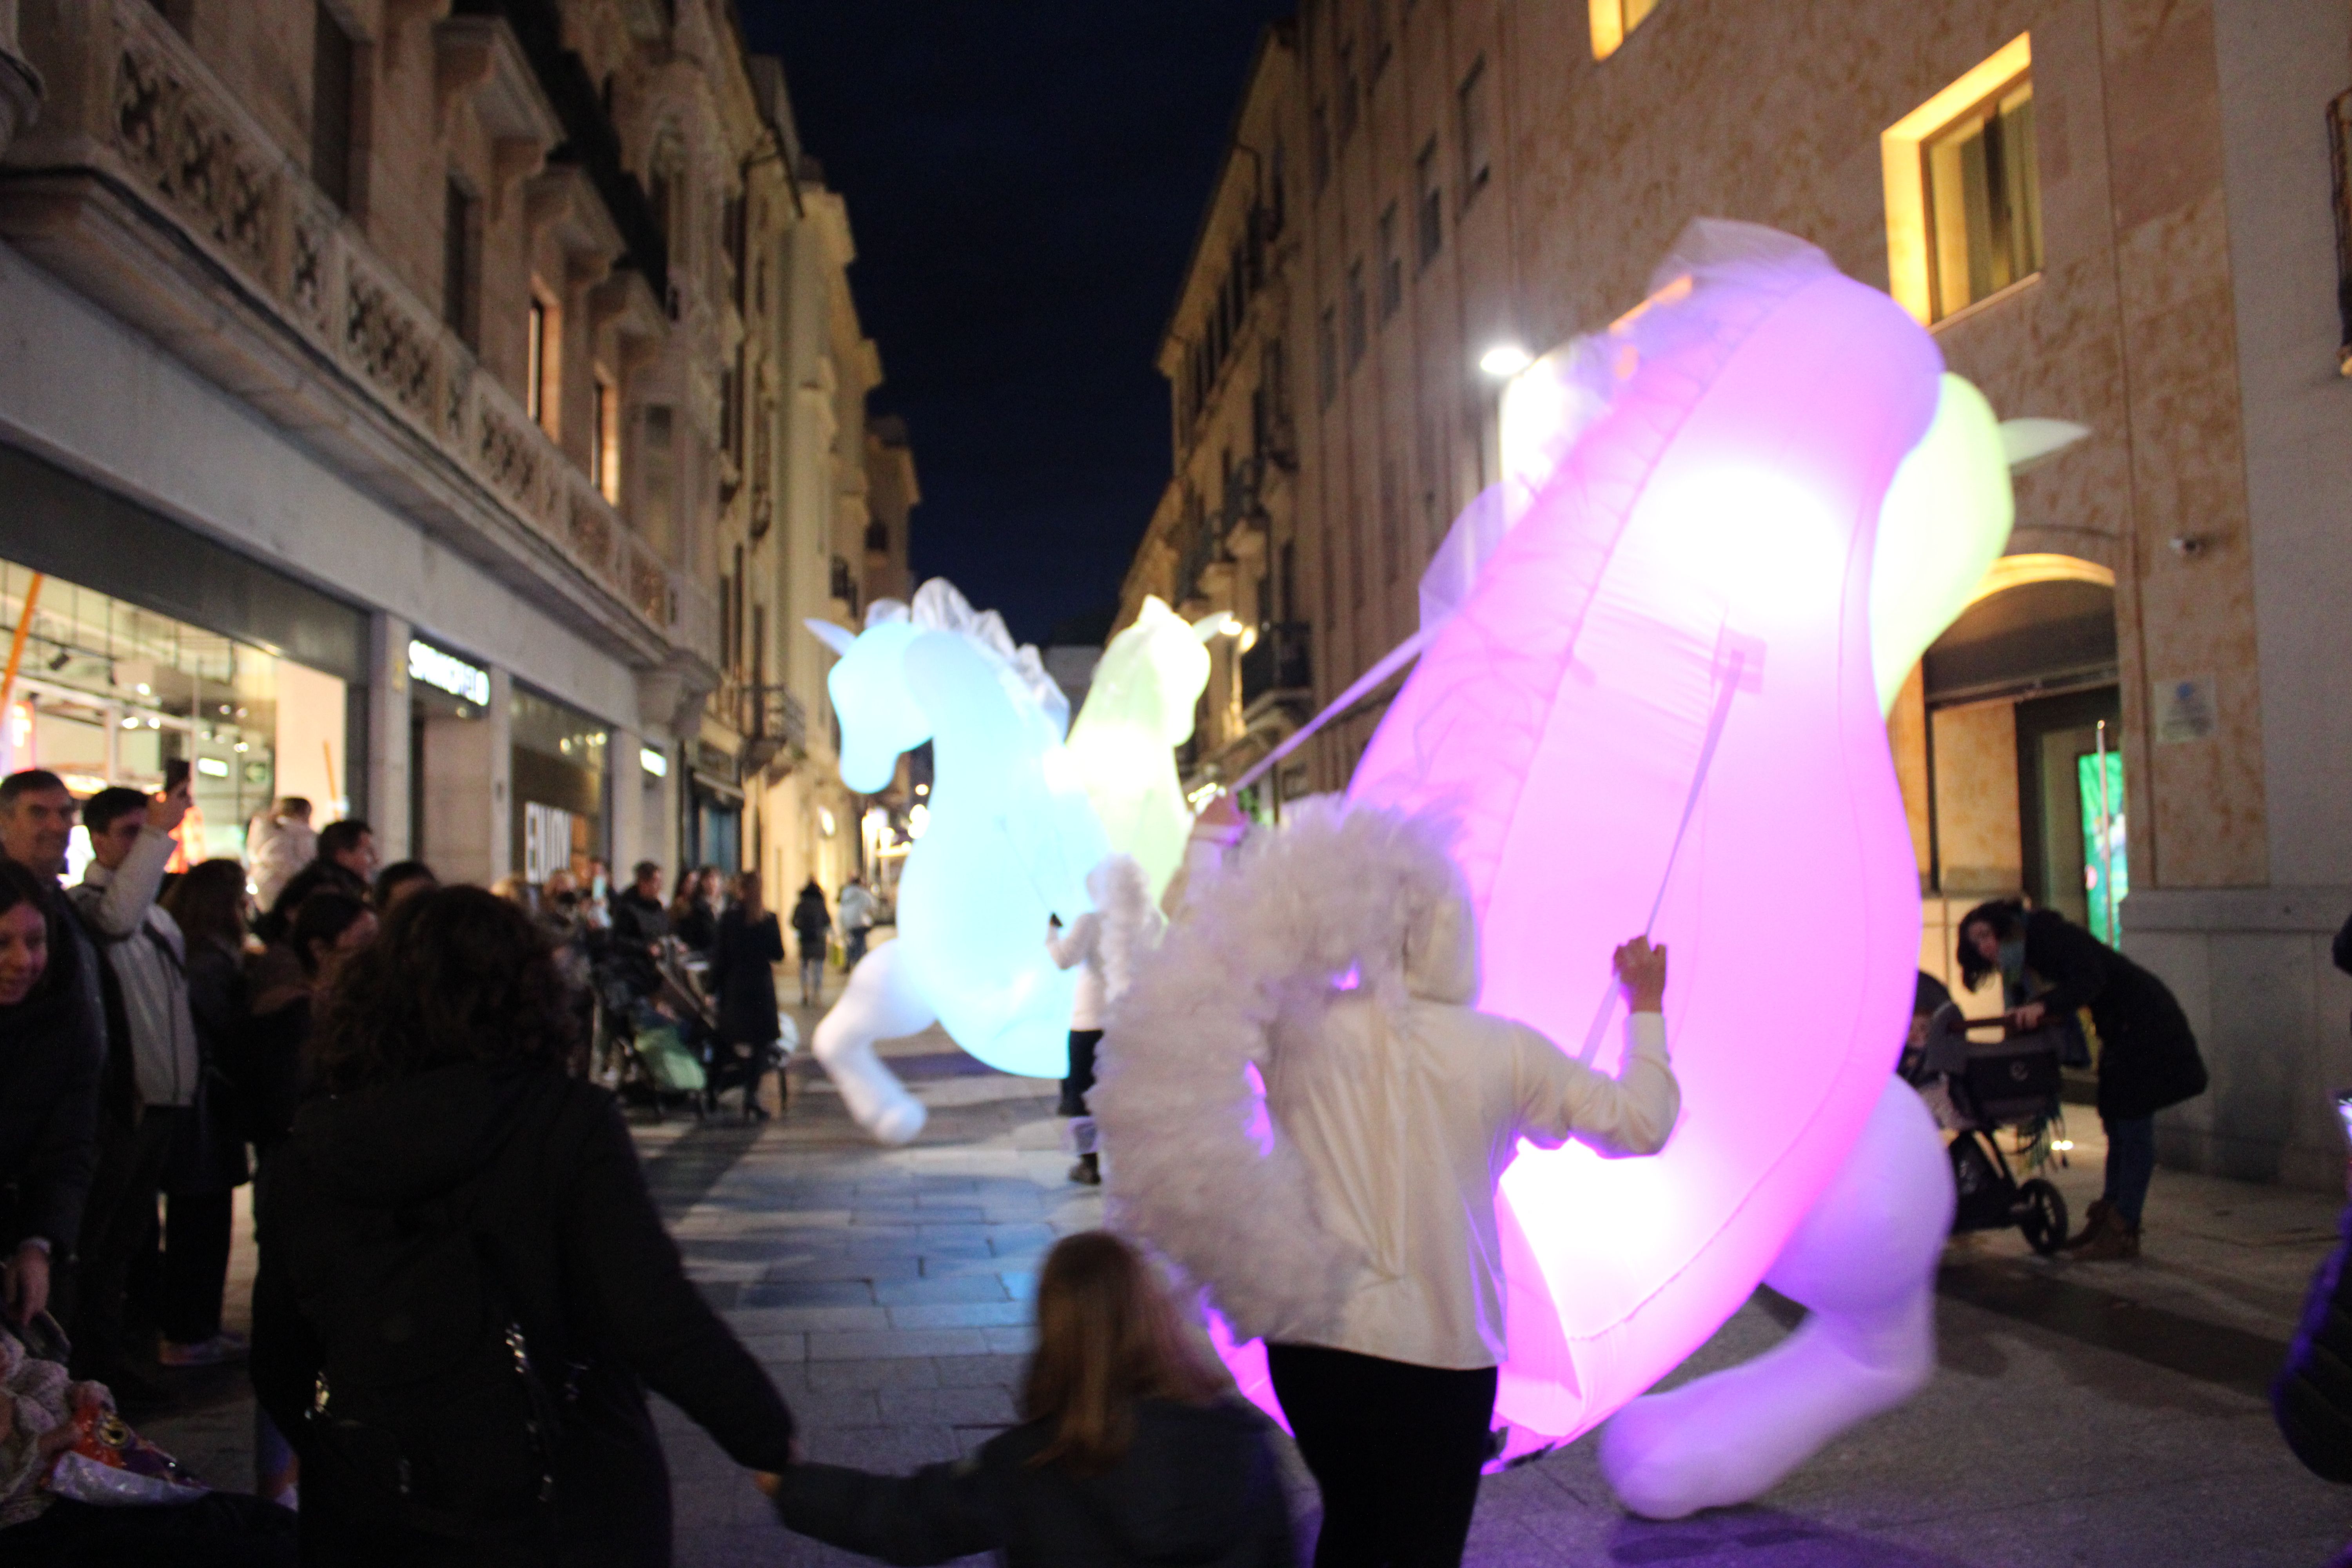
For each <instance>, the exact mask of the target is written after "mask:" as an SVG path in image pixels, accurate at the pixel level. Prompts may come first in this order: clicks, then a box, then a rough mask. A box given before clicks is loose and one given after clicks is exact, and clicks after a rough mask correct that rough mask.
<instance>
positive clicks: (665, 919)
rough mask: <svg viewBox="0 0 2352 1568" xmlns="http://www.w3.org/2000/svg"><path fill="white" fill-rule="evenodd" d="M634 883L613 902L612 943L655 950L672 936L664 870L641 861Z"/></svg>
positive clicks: (638, 864)
mask: <svg viewBox="0 0 2352 1568" xmlns="http://www.w3.org/2000/svg"><path fill="white" fill-rule="evenodd" d="M632 875H633V876H634V877H635V881H633V882H631V883H630V884H629V885H628V887H626V888H625V889H622V890H621V892H619V893H618V894H616V895H615V896H614V900H613V940H614V941H615V942H631V943H634V944H635V945H636V946H639V947H644V948H652V947H655V946H656V945H658V944H659V943H660V942H661V940H662V939H663V938H664V937H666V936H667V935H669V908H668V906H667V905H666V904H664V903H663V902H662V868H661V867H660V866H658V865H657V864H656V863H655V862H653V861H651V860H640V861H638V862H637V866H636V869H635V872H633V873H632Z"/></svg>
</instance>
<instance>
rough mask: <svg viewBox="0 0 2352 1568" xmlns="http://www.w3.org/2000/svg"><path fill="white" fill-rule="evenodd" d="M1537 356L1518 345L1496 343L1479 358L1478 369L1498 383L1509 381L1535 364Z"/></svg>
mask: <svg viewBox="0 0 2352 1568" xmlns="http://www.w3.org/2000/svg"><path fill="white" fill-rule="evenodd" d="M1533 363H1536V361H1535V356H1534V355H1533V354H1530V353H1528V351H1527V350H1526V349H1524V348H1521V347H1520V346H1519V345H1518V344H1517V343H1513V342H1502V343H1496V345H1495V346H1494V347H1493V348H1490V349H1488V350H1487V351H1486V353H1483V354H1480V355H1479V356H1478V368H1479V369H1480V370H1482V371H1484V372H1486V374H1488V375H1491V376H1493V377H1494V378H1495V379H1496V381H1508V380H1510V379H1511V377H1513V376H1515V375H1517V374H1519V372H1521V371H1523V370H1525V369H1527V368H1528V366H1529V365H1531V364H1533Z"/></svg>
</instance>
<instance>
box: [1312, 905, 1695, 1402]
mask: <svg viewBox="0 0 2352 1568" xmlns="http://www.w3.org/2000/svg"><path fill="white" fill-rule="evenodd" d="M1406 986H1407V989H1408V991H1409V992H1410V994H1411V997H1410V1000H1409V1001H1408V1002H1407V1004H1406V1005H1405V1006H1404V1008H1403V1009H1402V1012H1396V1011H1392V1010H1391V1009H1388V1008H1383V1007H1382V1006H1381V1005H1379V1004H1378V1003H1377V1002H1376V1001H1374V1000H1373V999H1372V997H1370V995H1369V994H1365V993H1361V992H1359V993H1357V994H1353V995H1350V996H1348V997H1344V998H1342V999H1341V1000H1340V1001H1339V1002H1338V1003H1337V1004H1336V1005H1333V1006H1331V1007H1330V1008H1329V1009H1328V1011H1327V1012H1325V1013H1324V1014H1323V1015H1322V1019H1321V1022H1320V1025H1319V1026H1318V1027H1317V1028H1315V1029H1314V1030H1313V1031H1312V1032H1311V1035H1310V1034H1309V1033H1308V1032H1307V1031H1304V1030H1301V1031H1297V1032H1294V1033H1290V1034H1286V1036H1285V1037H1284V1038H1283V1040H1282V1041H1281V1048H1280V1049H1278V1050H1276V1052H1275V1054H1274V1061H1275V1078H1274V1081H1273V1082H1272V1083H1271V1084H1269V1085H1268V1099H1269V1100H1270V1102H1271V1105H1270V1109H1271V1110H1273V1113H1274V1115H1275V1117H1276V1120H1277V1121H1279V1122H1280V1123H1281V1125H1282V1128H1283V1131H1285V1133H1286V1135H1287V1136H1288V1137H1289V1138H1290V1139H1291V1140H1292V1141H1293V1142H1295V1143H1296V1145H1297V1148H1298V1150H1299V1152H1300V1154H1301V1155H1302V1157H1303V1158H1304V1160H1305V1163H1306V1164H1307V1169H1308V1171H1309V1173H1310V1175H1311V1179H1312V1180H1313V1182H1314V1184H1315V1195H1316V1199H1317V1206H1318V1209H1319V1211H1320V1213H1321V1216H1322V1220H1323V1223H1324V1224H1325V1225H1326V1226H1328V1227H1329V1228H1330V1229H1331V1230H1332V1231H1333V1233H1334V1234H1336V1235H1338V1236H1339V1237H1343V1238H1345V1239H1346V1240H1347V1241H1349V1242H1350V1243H1352V1244H1353V1245H1354V1246H1355V1247H1357V1248H1358V1249H1360V1252H1361V1253H1362V1255H1363V1257H1364V1258H1365V1259H1366V1267H1365V1268H1364V1269H1363V1270H1362V1272H1361V1273H1360V1275H1359V1276H1358V1278H1357V1280H1356V1283H1355V1286H1354V1289H1353V1290H1352V1292H1351V1294H1350V1295H1349V1300H1348V1303H1347V1307H1346V1310H1345V1313H1344V1315H1343V1317H1342V1319H1341V1322H1340V1327H1339V1330H1338V1331H1337V1332H1336V1333H1332V1334H1329V1335H1327V1336H1325V1337H1324V1338H1323V1339H1322V1340H1321V1342H1322V1343H1325V1344H1328V1345H1330V1346H1332V1347H1334V1348H1337V1349H1339V1350H1348V1351H1355V1352H1360V1353H1361V1354H1364V1355H1373V1356H1381V1357H1383V1358H1385V1359H1387V1360H1390V1361H1401V1362H1411V1363H1414V1364H1416V1365H1420V1366H1432V1367H1444V1368H1451V1369H1456V1370H1465V1371H1466V1370H1475V1369H1478V1368H1482V1367H1489V1366H1495V1365H1497V1364H1499V1363H1500V1362H1501V1360H1502V1357H1503V1348H1504V1345H1503V1289H1502V1279H1503V1260H1502V1254H1501V1251H1500V1249H1499V1247H1498V1245H1497V1242H1496V1231H1495V1186H1496V1182H1497V1181H1499V1180H1500V1179H1501V1177H1502V1173H1503V1171H1504V1169H1505V1167H1507V1165H1509V1163H1511V1158H1512V1156H1513V1154H1514V1153H1515V1152H1517V1147H1518V1142H1519V1140H1520V1139H1522V1138H1525V1139H1527V1140H1528V1142H1533V1143H1535V1144H1538V1145H1539V1146H1541V1147H1544V1148H1555V1147H1557V1146H1558V1145H1559V1144H1560V1143H1562V1142H1566V1141H1567V1140H1568V1139H1569V1138H1570V1137H1575V1138H1578V1139H1580V1140H1581V1141H1583V1142H1589V1143H1591V1144H1594V1145H1596V1146H1598V1147H1600V1148H1601V1149H1602V1150H1604V1151H1605V1152H1612V1153H1623V1154H1652V1153H1655V1152H1657V1151H1658V1150H1659V1149H1660V1148H1662V1147H1664V1144H1665V1142H1666V1135H1667V1134H1668V1133H1669V1132H1671V1131H1673V1130H1674V1125H1675V1115H1676V1114H1677V1113H1678V1111H1679V1110H1681V1106H1682V1094H1681V1090H1680V1089H1678V1088H1677V1087H1676V1086H1675V1077H1674V1071H1673V1069H1672V1068H1671V1067H1670V1066H1669V1064H1668V1063H1667V1060H1666V1043H1665V1025H1664V1020H1663V1019H1662V1018H1660V1016H1658V1015H1657V1014H1655V1013H1640V1014H1636V1015H1634V1016H1633V1020H1632V1022H1631V1024H1630V1026H1629V1035H1630V1037H1629V1039H1628V1041H1627V1049H1626V1053H1625V1059H1624V1065H1623V1068H1622V1071H1621V1073H1620V1075H1619V1076H1618V1077H1617V1078H1614V1079H1612V1078H1610V1077H1608V1076H1607V1075H1605V1074H1602V1073H1599V1072H1596V1071H1594V1070H1592V1069H1591V1068H1587V1067H1584V1066H1582V1065H1581V1064H1580V1063H1579V1062H1577V1061H1576V1059H1575V1058H1572V1057H1570V1056H1569V1055H1567V1054H1565V1053H1563V1052H1562V1051H1561V1050H1560V1049H1559V1047H1557V1046H1555V1045H1553V1044H1552V1043H1551V1042H1550V1041H1549V1040H1548V1039H1546V1038H1545V1037H1543V1036H1541V1035H1539V1034H1538V1033H1537V1032H1536V1031H1535V1030H1533V1029H1531V1028H1528V1026H1525V1025H1523V1024H1515V1023H1512V1022H1510V1021H1509V1020H1507V1019H1504V1018H1498V1017H1494V1016H1490V1015H1487V1014H1484V1013H1480V1012H1477V1011H1476V1010H1475V1009H1474V1008H1472V1007H1470V1006H1469V1005H1467V1004H1468V1002H1469V1000H1470V998H1472V997H1473V996H1475V995H1476V994H1477V947H1476V937H1475V928H1474V925H1473V921H1472V920H1471V917H1470V914H1469V911H1468V910H1467V909H1465V908H1463V907H1461V906H1459V905H1454V906H1450V907H1447V908H1444V909H1443V910H1441V912H1440V913H1439V914H1438V915H1437V917H1436V918H1434V919H1433V921H1432V922H1431V925H1430V929H1428V930H1427V931H1422V932H1419V933H1416V937H1415V940H1414V941H1413V942H1412V945H1411V948H1410V949H1409V951H1408V952H1407V954H1406Z"/></svg>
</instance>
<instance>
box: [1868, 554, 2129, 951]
mask: <svg viewBox="0 0 2352 1568" xmlns="http://www.w3.org/2000/svg"><path fill="white" fill-rule="evenodd" d="M1918 682H1919V688H1918V689H1919V700H1920V701H1921V703H1922V706H1923V708H1924V713H1923V714H1922V718H1923V719H1924V721H1925V722H1924V723H1923V724H1922V725H1921V726H1920V727H1919V731H1918V743H1919V744H1920V745H1921V747H1922V749H1923V750H1924V752H1925V753H1926V755H1925V758H1924V763H1925V766H1924V768H1922V769H1913V770H1906V775H1907V778H1908V780H1910V781H1912V783H1911V787H1913V788H1915V789H1916V788H1919V787H1921V786H1922V785H1924V791H1925V794H1926V795H1927V799H1926V801H1925V803H1924V805H1925V806H1926V810H1925V813H1924V816H1925V818H1926V828H1927V832H1926V835H1925V838H1926V843H1925V846H1924V848H1925V855H1924V857H1923V858H1924V860H1925V864H1923V865H1922V866H1921V868H1920V870H1921V874H1922V885H1923V890H1925V891H1926V892H1927V894H1928V896H1929V904H1930V913H1929V920H1928V927H1929V931H1928V940H1929V941H1930V942H1933V943H1936V944H1937V946H1939V947H1940V948H1941V949H1943V950H1944V951H1943V952H1941V953H1940V954H1939V955H1938V957H1939V958H1940V962H1937V963H1931V964H1930V965H1929V967H1930V969H1931V970H1932V971H1933V972H1937V973H1945V972H1947V971H1948V969H1949V967H1950V954H1949V951H1948V950H1949V946H1950V942H1949V934H1950V933H1949V922H1950V921H1952V920H1955V919H1957V918H1958V916H1959V915H1961V914H1962V913H1964V912H1965V911H1966V910H1967V909H1968V908H1969V906H1970V905H1972V904H1974V903H1976V902H1978V901H1979V900H1983V899H1988V898H1997V897H2017V896H2020V895H2022V896H2023V897H2025V898H2027V899H2030V900H2032V902H2033V903H2034V904H2036V905H2037V906H2040V907H2042V908H2046V909H2053V910H2058V911H2059V912H2061V913H2063V915H2065V916H2066V918H2067V919H2069V920H2071V921H2075V922H2076V923H2078V924H2081V925H2083V926H2085V927H2087V928H2088V929H2090V930H2091V931H2094V932H2095V933H2096V934H2098V935H2099V936H2101V937H2102V938H2104V939H2105V940H2107V941H2110V942H2112V941H2114V940H2115V934H2114V933H2115V921H2113V920H2111V919H2110V914H2111V911H2112V912H2113V913H2115V914H2116V915H2120V910H2117V909H2116V908H2115V906H2116V905H2120V903H2121V901H2122V899H2123V897H2124V895H2125V893H2126V891H2127V890H2128V889H2129V857H2128V839H2129V835H2128V824H2127V822H2126V818H2125V812H2124V804H2123V757H2122V749H2121V739H2122V735H2121V731H2122V719H2123V709H2122V701H2121V689H2120V687H2119V686H2118V684H2117V668H2116V616H2115V576H2114V574H2113V573H2112V572H2110V571H2109V570H2107V568H2105V567H2104V566H2101V565H2099V564H2097V563H2094V562H2089V561H2084V560H2080V559H2078V558H2076V557H2073V556H2066V555H2013V556H2006V557H2004V558H2002V559H2001V560H2000V562H1998V563H1995V566H1994V568H1993V570H1992V571H1991V572H1990V573H1989V574H1987V576H1986V580H1985V582H1984V584H1982V586H1980V587H1979V590H1978V593H1977V596H1976V597H1975V598H1974V600H1972V601H1971V602H1970V604H1969V606H1968V608H1967V609H1966V610H1964V611H1963V612H1962V613H1961V615H1960V616H1959V618H1958V620H1956V621H1955V622H1953V624H1952V626H1950V627H1949V628H1948V630H1947V631H1946V632H1945V633H1944V635H1943V636H1942V637H1939V638H1937V641H1936V643H1935V644H1934V646H1933V647H1929V648H1928V650H1927V654H1926V656H1925V657H1924V658H1922V659H1921V661H1920V669H1919V675H1918ZM1917 804H1918V803H1915V809H1914V820H1915V821H1916V820H1917V819H1918V817H1919V816H1921V815H1922V814H1921V813H1920V812H1919V811H1918V810H1917V809H1916V805H1917ZM2111 896H2112V901H2111ZM1939 928H1940V929H1939ZM1948 978H1949V976H1948Z"/></svg>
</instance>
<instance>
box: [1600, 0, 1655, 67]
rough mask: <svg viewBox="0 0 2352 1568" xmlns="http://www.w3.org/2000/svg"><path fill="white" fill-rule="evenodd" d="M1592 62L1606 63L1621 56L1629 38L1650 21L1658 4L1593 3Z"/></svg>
mask: <svg viewBox="0 0 2352 1568" xmlns="http://www.w3.org/2000/svg"><path fill="white" fill-rule="evenodd" d="M1591 5H1592V58H1594V59H1596V60H1605V59H1607V58H1609V57H1610V56H1611V55H1613V54H1615V53H1616V52H1617V46H1618V45H1620V44H1622V43H1623V42H1624V41H1625V35H1626V34H1628V33H1630V32H1632V31H1633V29H1634V28H1636V27H1638V26H1641V25H1642V24H1643V22H1644V21H1646V20H1648V19H1649V15H1650V13H1651V12H1653V11H1654V10H1656V9H1657V8H1658V0H1591Z"/></svg>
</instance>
